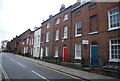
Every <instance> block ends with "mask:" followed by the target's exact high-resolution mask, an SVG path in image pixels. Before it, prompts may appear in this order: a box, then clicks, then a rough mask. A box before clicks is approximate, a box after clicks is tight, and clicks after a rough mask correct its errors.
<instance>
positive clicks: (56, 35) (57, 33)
mask: <svg viewBox="0 0 120 81" xmlns="http://www.w3.org/2000/svg"><path fill="white" fill-rule="evenodd" d="M55 40H56V41H57V40H59V29H56V31H55Z"/></svg>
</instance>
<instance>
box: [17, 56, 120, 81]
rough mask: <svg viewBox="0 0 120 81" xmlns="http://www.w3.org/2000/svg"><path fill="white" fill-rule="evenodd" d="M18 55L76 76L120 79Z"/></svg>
mask: <svg viewBox="0 0 120 81" xmlns="http://www.w3.org/2000/svg"><path fill="white" fill-rule="evenodd" d="M17 56H19V57H21V58H24V59H26V60H29V61H31V62H33V63H37V64H39V65H42V66H45V67H49V68H52V69H55V70H58V71H62V72H65V73H68V74H71V75H74V76H77V77H81V78H84V79H87V80H93V81H98V80H102V81H103V80H105V81H106V80H107V81H108V80H112V81H120V79H117V78H113V77H109V76H104V75H100V74H96V73H91V72H86V71H83V70H77V69H72V68H69V67H64V66H60V65H56V64H53V63H48V62H44V61H40V60H37V59H33V58H29V57H23V56H20V55H17Z"/></svg>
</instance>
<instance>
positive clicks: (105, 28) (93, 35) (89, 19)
mask: <svg viewBox="0 0 120 81" xmlns="http://www.w3.org/2000/svg"><path fill="white" fill-rule="evenodd" d="M119 32H120V1H119V2H92V1H91V0H77V2H76V3H75V4H73V5H71V6H69V7H67V8H65V5H64V4H62V5H61V8H60V12H58V13H57V14H56V15H53V16H52V15H50V16H49V19H47V20H45V21H43V22H42V26H41V27H40V28H38V29H36V30H35V31H34V34H33V33H31V30H30V29H29V30H27V31H25V32H24V33H23V34H21V35H20V36H18V37H17V38H18V39H19V40H17V44H16V46H15V47H16V53H19V54H24V53H25V52H26V49H27V50H28V48H26V47H29V48H30V50H29V51H28V52H29V53H31V55H33V57H36V58H41V59H44V60H50V61H60V62H72V63H82V64H83V65H84V66H104V65H108V66H115V67H116V66H120V33H119ZM29 39H30V40H29ZM33 39H34V45H33V42H32V41H33ZM25 41H26V43H28V42H29V43H30V44H27V45H26V43H25ZM11 42H13V41H11ZM11 42H10V43H9V44H10V45H11V46H10V47H12V45H13V43H11ZM14 42H15V41H14ZM30 45H31V46H30ZM33 47H34V48H33ZM12 49H15V48H12ZM26 53H27V52H26Z"/></svg>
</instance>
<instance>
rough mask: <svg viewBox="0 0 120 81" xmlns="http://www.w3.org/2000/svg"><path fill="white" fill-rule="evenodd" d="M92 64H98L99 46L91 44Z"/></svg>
mask: <svg viewBox="0 0 120 81" xmlns="http://www.w3.org/2000/svg"><path fill="white" fill-rule="evenodd" d="M91 66H98V46H97V45H92V46H91Z"/></svg>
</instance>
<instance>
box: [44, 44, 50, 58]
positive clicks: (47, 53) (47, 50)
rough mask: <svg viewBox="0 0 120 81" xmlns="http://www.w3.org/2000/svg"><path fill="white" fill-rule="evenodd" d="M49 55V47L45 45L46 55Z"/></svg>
mask: <svg viewBox="0 0 120 81" xmlns="http://www.w3.org/2000/svg"><path fill="white" fill-rule="evenodd" d="M48 55H49V47H48V46H46V47H45V57H48Z"/></svg>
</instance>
